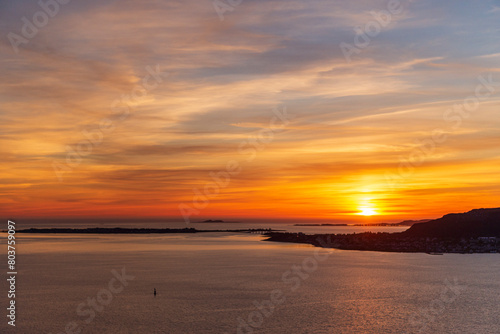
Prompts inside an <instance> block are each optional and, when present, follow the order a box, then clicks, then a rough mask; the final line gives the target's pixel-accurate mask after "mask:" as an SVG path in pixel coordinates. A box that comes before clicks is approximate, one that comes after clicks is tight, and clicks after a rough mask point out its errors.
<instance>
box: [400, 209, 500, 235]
mask: <svg viewBox="0 0 500 334" xmlns="http://www.w3.org/2000/svg"><path fill="white" fill-rule="evenodd" d="M401 234H402V235H404V236H408V237H437V238H446V237H450V238H477V237H500V208H494V209H474V210H471V211H469V212H466V213H451V214H447V215H445V216H443V217H442V218H439V219H435V220H431V221H429V222H426V223H418V224H414V225H413V226H412V227H410V228H409V229H408V230H407V231H405V232H402V233H401Z"/></svg>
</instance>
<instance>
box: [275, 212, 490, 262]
mask: <svg viewBox="0 0 500 334" xmlns="http://www.w3.org/2000/svg"><path fill="white" fill-rule="evenodd" d="M267 236H268V239H266V241H278V242H294V243H306V244H311V245H314V246H318V247H325V248H337V249H346V250H347V249H348V250H366V251H382V252H422V253H430V254H442V253H500V208H495V209H476V210H472V211H469V212H466V213H459V214H448V215H445V216H443V217H442V218H439V219H435V220H430V221H428V222H422V223H416V224H413V225H412V226H411V227H410V228H409V229H408V230H406V231H404V232H399V233H381V232H378V233H371V232H365V233H354V234H312V235H311V234H304V233H279V232H269V233H267Z"/></svg>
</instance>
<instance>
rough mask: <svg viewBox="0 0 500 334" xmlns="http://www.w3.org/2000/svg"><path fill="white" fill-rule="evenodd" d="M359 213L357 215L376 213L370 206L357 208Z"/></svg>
mask: <svg viewBox="0 0 500 334" xmlns="http://www.w3.org/2000/svg"><path fill="white" fill-rule="evenodd" d="M359 211H360V212H359V213H358V215H361V216H374V215H376V214H377V211H375V209H374V208H370V207H361V208H359Z"/></svg>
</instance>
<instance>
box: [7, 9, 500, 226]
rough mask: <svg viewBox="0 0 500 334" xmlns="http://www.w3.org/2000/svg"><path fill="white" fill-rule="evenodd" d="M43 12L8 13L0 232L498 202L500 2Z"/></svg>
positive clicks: (437, 212) (370, 213)
mask: <svg viewBox="0 0 500 334" xmlns="http://www.w3.org/2000/svg"><path fill="white" fill-rule="evenodd" d="M41 3H42V4H45V5H43V6H41V5H40V4H39V3H38V1H27V0H20V1H15V2H14V1H0V31H1V33H2V38H1V40H0V57H1V63H0V73H2V81H1V84H0V150H1V154H2V164H1V167H0V178H1V180H2V182H1V184H0V187H1V188H0V189H1V191H0V216H2V217H10V218H17V217H169V218H172V219H181V220H182V219H184V220H185V221H197V220H200V219H205V218H211V219H226V218H231V219H242V220H244V219H275V218H283V219H319V220H323V221H345V220H349V221H398V220H403V219H422V218H434V217H440V216H442V215H443V214H446V213H449V212H465V211H468V210H470V209H473V208H483V207H499V206H500V201H499V199H500V170H499V169H498V166H499V163H500V149H499V147H500V132H499V130H500V119H499V117H498V116H499V114H498V103H499V100H500V94H499V92H500V25H499V24H498V22H499V21H500V1H490V0H484V1H465V0H454V1H451V0H445V1H431V0H422V1H417V0H414V1H403V0H401V1H398V0H390V1H378V0H370V1H368V0H366V1H365V0H359V1H349V2H348V1H340V0H336V1H335V0H324V1H319V0H310V1H303V0H286V1H283V0H266V1H260V0H242V1H239V0H231V1H229V0H225V1H222V0H221V1H219V0H217V1H214V2H212V1H210V0H205V1H191V0H187V1H186V0H183V1H168V0H164V1H154V0H146V1H110V0H99V1H95V0H91V1H77V0H73V1H67V0H60V2H55V1H53V0H47V1H46V2H44V0H42V1H41ZM42 7H44V8H45V12H44V9H43V8H42Z"/></svg>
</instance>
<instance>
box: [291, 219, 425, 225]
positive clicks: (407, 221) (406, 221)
mask: <svg viewBox="0 0 500 334" xmlns="http://www.w3.org/2000/svg"><path fill="white" fill-rule="evenodd" d="M431 220H432V219H421V220H405V221H402V222H400V223H375V224H345V223H344V224H332V223H325V224H294V225H293V226H413V225H415V224H418V223H427V222H429V221H431Z"/></svg>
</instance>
